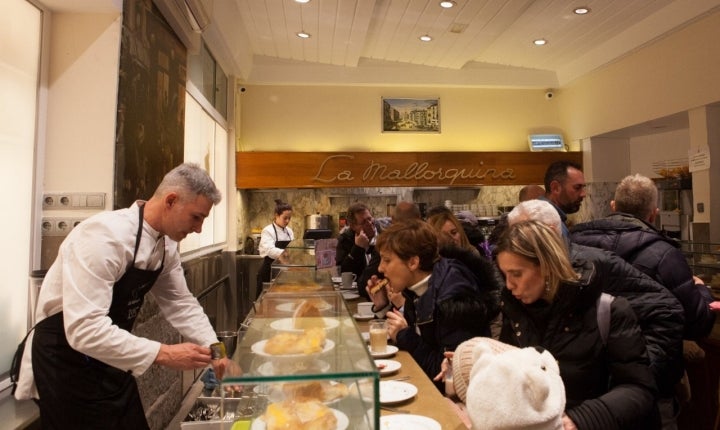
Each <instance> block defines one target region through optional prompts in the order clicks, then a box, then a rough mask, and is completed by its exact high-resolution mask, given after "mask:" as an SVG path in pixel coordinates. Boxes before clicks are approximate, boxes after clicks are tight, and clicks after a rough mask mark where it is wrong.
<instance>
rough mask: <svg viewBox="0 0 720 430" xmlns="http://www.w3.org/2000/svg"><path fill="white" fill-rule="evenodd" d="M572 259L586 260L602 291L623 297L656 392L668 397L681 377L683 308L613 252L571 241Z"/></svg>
mask: <svg viewBox="0 0 720 430" xmlns="http://www.w3.org/2000/svg"><path fill="white" fill-rule="evenodd" d="M570 256H571V260H572V261H573V262H574V263H578V264H581V263H582V262H584V261H585V262H590V263H592V264H593V265H594V267H595V270H596V271H597V273H598V276H599V277H600V278H601V280H602V284H603V292H605V293H608V294H612V295H614V296H620V297H624V298H625V299H627V301H628V302H629V303H630V306H631V307H632V309H633V311H634V312H635V316H636V318H637V320H638V323H639V325H640V330H641V331H642V334H643V337H644V338H645V344H646V346H647V350H648V358H649V359H650V370H651V371H652V373H653V375H654V376H655V382H656V384H657V387H658V390H659V392H660V396H661V397H664V398H667V397H672V396H673V395H674V392H675V385H676V384H677V382H678V381H679V380H680V378H681V377H682V374H683V371H684V366H683V355H682V340H683V339H682V337H683V329H684V319H683V315H684V312H683V309H682V306H681V305H680V302H678V300H677V299H676V298H675V296H673V295H672V294H671V293H670V291H668V289H667V288H665V287H663V286H662V285H660V284H658V283H657V282H655V281H654V280H652V279H651V278H650V277H649V276H647V275H645V274H644V273H642V272H640V271H639V270H637V269H635V268H634V267H633V266H631V265H630V264H629V263H627V262H626V261H625V260H623V259H622V258H620V257H618V256H617V255H615V254H613V253H611V252H609V251H605V250H602V249H598V248H592V247H589V246H583V245H578V244H571V246H570Z"/></svg>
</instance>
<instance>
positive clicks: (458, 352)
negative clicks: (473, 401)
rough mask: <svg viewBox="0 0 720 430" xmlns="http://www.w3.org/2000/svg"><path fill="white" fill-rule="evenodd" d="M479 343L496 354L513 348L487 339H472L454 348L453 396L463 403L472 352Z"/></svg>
mask: <svg viewBox="0 0 720 430" xmlns="http://www.w3.org/2000/svg"><path fill="white" fill-rule="evenodd" d="M480 343H484V344H486V345H487V346H488V347H489V348H490V349H491V350H492V351H494V352H495V353H496V354H499V353H501V352H504V351H507V350H509V349H512V348H515V347H514V346H512V345H508V344H507V343H502V342H498V341H497V340H494V339H491V338H489V337H474V338H472V339H468V340H466V341H465V342H463V343H461V344H460V345H458V347H457V348H455V354H454V355H453V359H452V374H453V385H454V386H455V395H456V396H458V398H459V399H460V400H461V401H462V402H463V403H465V401H466V400H467V398H466V393H467V388H468V385H469V384H470V371H471V370H472V367H473V364H474V363H475V359H474V358H473V350H474V349H475V347H476V346H477V345H479V344H480Z"/></svg>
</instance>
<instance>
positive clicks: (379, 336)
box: [368, 320, 387, 353]
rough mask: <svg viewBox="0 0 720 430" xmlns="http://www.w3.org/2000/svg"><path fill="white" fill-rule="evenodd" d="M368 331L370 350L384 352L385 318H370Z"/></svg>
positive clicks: (385, 345) (385, 337)
mask: <svg viewBox="0 0 720 430" xmlns="http://www.w3.org/2000/svg"><path fill="white" fill-rule="evenodd" d="M368 327H369V332H370V351H372V352H379V353H382V352H385V351H386V350H387V326H386V325H385V320H372V321H370V323H369V324H368Z"/></svg>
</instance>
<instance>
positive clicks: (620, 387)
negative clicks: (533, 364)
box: [495, 221, 658, 430]
mask: <svg viewBox="0 0 720 430" xmlns="http://www.w3.org/2000/svg"><path fill="white" fill-rule="evenodd" d="M495 252H496V255H497V264H498V266H499V268H500V270H501V271H502V273H503V275H504V277H505V280H506V286H507V288H506V289H504V290H503V292H502V303H501V309H502V313H503V328H502V332H501V335H500V340H502V341H503V342H506V343H509V344H512V345H515V346H518V347H528V346H541V347H543V348H545V349H547V350H548V351H550V353H552V355H553V356H554V357H555V358H556V359H557V360H558V364H559V367H560V375H561V377H562V379H563V383H564V384H565V392H566V396H567V402H566V411H565V416H564V417H563V426H564V429H565V430H572V429H580V430H586V429H598V430H600V429H602V430H611V429H641V428H655V427H656V426H657V424H658V423H657V421H656V419H657V415H656V410H655V399H654V395H655V383H654V380H653V375H652V373H651V371H650V368H649V366H648V358H647V353H646V348H645V343H644V340H643V337H642V334H641V331H640V327H639V326H638V324H637V320H636V317H635V314H634V312H633V310H632V309H631V308H630V306H629V304H628V302H627V301H626V300H625V299H624V298H622V297H617V298H614V300H612V302H611V303H610V306H609V310H610V315H609V318H607V319H606V320H604V321H606V322H605V323H602V322H600V324H606V325H607V326H606V327H601V326H600V324H599V321H603V319H602V318H598V307H599V306H600V303H601V301H600V297H601V294H602V291H603V289H604V287H605V286H604V282H605V280H604V279H603V277H602V274H601V273H600V272H599V271H598V270H597V268H596V267H595V264H594V263H593V262H591V261H585V262H580V261H578V263H579V264H577V265H573V264H572V263H571V260H570V257H569V254H568V251H567V248H566V246H565V244H564V242H563V239H562V238H561V237H560V236H559V235H558V234H557V232H556V231H554V230H553V229H552V228H551V227H548V226H547V225H545V224H542V223H540V222H537V221H522V222H518V223H516V224H513V225H512V226H510V227H508V229H507V230H506V231H505V232H504V233H503V235H502V236H501V237H500V239H499V241H498V243H497V247H496V250H495ZM606 329H607V334H601V330H602V331H604V330H606Z"/></svg>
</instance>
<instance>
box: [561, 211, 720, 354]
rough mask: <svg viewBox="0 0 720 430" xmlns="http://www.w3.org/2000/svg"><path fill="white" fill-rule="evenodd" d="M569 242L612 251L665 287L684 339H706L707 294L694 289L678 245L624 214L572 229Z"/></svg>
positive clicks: (701, 288) (710, 320)
mask: <svg viewBox="0 0 720 430" xmlns="http://www.w3.org/2000/svg"><path fill="white" fill-rule="evenodd" d="M570 233H571V240H572V241H573V242H575V243H579V244H582V245H588V246H594V247H596V248H602V249H605V250H608V251H612V252H614V253H616V254H617V255H619V256H620V257H622V258H623V259H625V260H626V261H627V262H629V263H630V264H632V265H633V266H635V268H637V269H638V270H640V271H642V272H643V273H645V274H647V275H648V276H650V277H651V278H653V279H655V280H656V281H657V282H659V283H660V284H662V285H663V286H665V288H667V289H668V290H670V292H672V293H673V295H674V296H675V297H676V298H677V299H678V301H679V302H680V304H681V305H682V307H683V310H684V312H685V332H684V337H685V339H692V340H694V339H699V338H702V337H705V336H707V335H708V334H709V333H710V331H711V330H712V327H713V324H715V314H714V313H713V312H711V311H710V308H709V306H708V305H709V304H710V302H712V301H713V298H712V295H711V294H710V291H709V290H708V289H707V288H706V287H704V286H702V285H700V286H698V285H695V281H694V280H693V277H692V275H693V273H692V270H690V266H688V264H687V260H686V259H685V256H684V255H683V253H682V251H680V249H679V244H678V243H677V242H676V241H675V240H674V239H671V238H669V237H667V236H665V235H663V234H662V233H660V232H659V231H658V230H657V229H656V228H655V227H653V226H652V225H650V224H648V223H646V222H644V221H642V220H640V219H638V218H636V217H634V216H632V215H629V214H625V213H620V212H615V213H613V214H611V215H609V216H608V217H607V218H603V219H599V220H595V221H590V222H586V223H583V224H578V225H576V226H574V227H573V228H572V229H571V230H570Z"/></svg>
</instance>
